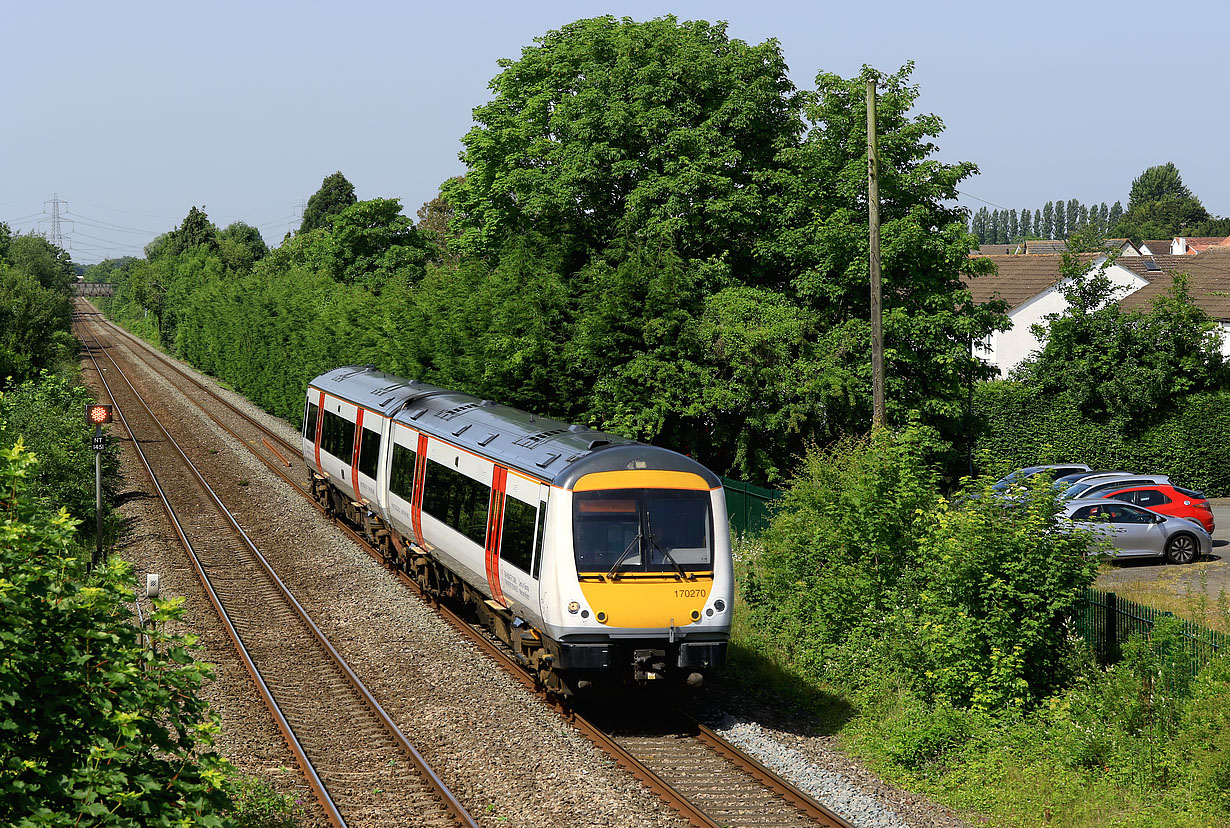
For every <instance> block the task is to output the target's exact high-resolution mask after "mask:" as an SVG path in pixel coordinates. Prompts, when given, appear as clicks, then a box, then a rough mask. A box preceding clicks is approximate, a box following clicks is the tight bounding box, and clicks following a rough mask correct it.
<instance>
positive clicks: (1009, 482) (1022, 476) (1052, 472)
mask: <svg viewBox="0 0 1230 828" xmlns="http://www.w3.org/2000/svg"><path fill="white" fill-rule="evenodd" d="M1088 471H1089V467H1088V466H1086V465H1085V464H1083V463H1054V464H1052V465H1049V466H1026V467H1025V468H1023V469H1017V470H1016V471H1014V472H1011V473H1009V474H1006V475H1004V476H1003V477H1001V478H1000V479H999V480H996V481H995V483H994V484H992V486H991V488H992V489H994V490H995V491H997V492H1002V491H1006V490H1007V489H1009V488H1010V487H1012V486H1019V485H1021V484H1023V483H1024V482H1025V481H1026V480H1028V479H1029V478H1031V477H1037V476H1038V475H1040V474H1045V475H1046V476H1048V477H1050V478H1052V479H1053V478H1058V477H1062V476H1064V475H1069V474H1084V473H1088Z"/></svg>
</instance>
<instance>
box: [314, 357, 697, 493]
mask: <svg viewBox="0 0 1230 828" xmlns="http://www.w3.org/2000/svg"><path fill="white" fill-rule="evenodd" d="M311 384H312V386H314V387H315V388H318V389H320V390H322V391H324V392H326V393H328V394H332V395H333V396H335V397H339V398H341V399H343V400H347V401H348V402H352V403H355V404H357V405H361V406H363V407H364V408H367V409H369V410H371V411H376V412H379V413H380V414H382V415H383V416H386V417H390V418H392V419H393V420H395V421H397V422H400V423H405V424H406V425H408V426H410V427H411V428H414V429H416V430H418V431H422V432H424V433H426V434H430V435H431V436H433V437H438V438H440V439H442V440H445V441H447V442H450V443H453V444H454V445H457V446H460V447H461V448H464V449H466V450H468V451H472V452H474V453H475V454H480V455H483V456H485V457H489V458H491V459H493V460H496V461H498V462H500V463H502V464H504V465H506V466H508V467H509V468H513V469H517V470H519V471H522V472H524V473H526V474H529V475H531V476H533V477H537V478H539V479H541V480H544V481H546V482H548V483H551V484H552V485H556V486H562V487H563V488H571V487H572V484H573V483H575V482H576V480H577V478H579V477H580V476H581V475H583V474H590V473H592V472H600V471H617V470H619V469H625V468H652V469H664V470H670V471H687V472H692V473H694V474H697V475H699V476H700V477H702V478H703V479H704V480H705V481H706V482H707V483H708V484H709V485H710V487H712V488H717V487H718V486H719V485H721V482H720V480H719V479H718V478H717V476H716V475H714V474H713V472H711V471H709V470H708V469H706V468H705V467H704V466H702V465H701V464H699V463H697V462H696V461H695V460H693V459H691V458H690V457H686V456H684V455H682V454H679V453H677V452H674V451H671V450H670V449H665V448H661V447H659V446H651V445H649V444H647V443H639V442H637V441H635V440H629V439H628V438H627V437H621V436H619V435H617V434H610V433H608V432H605V431H595V430H594V429H591V428H588V427H586V426H582V425H572V424H569V423H565V422H562V421H560V420H552V419H549V418H545V417H539V416H536V415H534V414H530V413H529V412H526V411H521V410H520V409H516V408H510V407H509V406H506V405H499V404H497V403H494V402H492V401H491V400H484V399H480V398H478V397H473V396H470V395H469V394H462V393H460V392H458V391H449V390H448V389H445V388H439V387H437V386H434V385H428V384H427V383H423V382H419V381H418V380H411V379H405V378H404V377H398V376H395V375H393V374H389V373H386V372H384V371H380V370H378V369H377V368H376V367H375V366H372V365H348V366H344V367H341V368H335V369H334V370H332V371H329V372H327V373H324V374H321V375H320V376H318V377H316V378H315V379H314V380H312V382H311Z"/></svg>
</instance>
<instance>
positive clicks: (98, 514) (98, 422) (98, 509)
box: [85, 403, 113, 569]
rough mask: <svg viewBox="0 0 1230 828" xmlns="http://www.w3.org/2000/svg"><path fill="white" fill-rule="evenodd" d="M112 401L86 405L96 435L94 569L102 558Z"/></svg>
mask: <svg viewBox="0 0 1230 828" xmlns="http://www.w3.org/2000/svg"><path fill="white" fill-rule="evenodd" d="M112 419H113V418H112V406H111V403H87V404H86V406H85V422H86V425H92V426H94V436H93V438H92V439H91V441H90V448H92V449H93V450H94V557H93V558H92V559H91V560H90V568H91V569H93V568H94V567H95V566H97V565H98V562H99V561H101V560H102V556H103V545H102V535H103V533H102V523H103V519H102V452H103V449H104V448H106V446H107V443H106V438H104V437H103V431H102V427H103V426H104V425H107V424H108V423H110V422H111V421H112Z"/></svg>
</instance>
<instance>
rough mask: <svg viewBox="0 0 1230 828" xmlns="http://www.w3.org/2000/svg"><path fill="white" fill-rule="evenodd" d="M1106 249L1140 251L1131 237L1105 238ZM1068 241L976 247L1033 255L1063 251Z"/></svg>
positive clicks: (1131, 253)
mask: <svg viewBox="0 0 1230 828" xmlns="http://www.w3.org/2000/svg"><path fill="white" fill-rule="evenodd" d="M1106 247H1107V249H1108V250H1114V249H1118V250H1119V255H1120V256H1139V255H1141V251H1140V249H1139V248H1137V247H1136V245H1134V244H1132V240H1131V239H1107V240H1106ZM1067 249H1068V243H1067V242H1066V241H1064V240H1063V239H1025V240H1024V241H1019V242H1010V243H1008V244H984V245H981V246H980V247H979V248H978V253H977V255H979V256H1021V255H1028V256H1035V255H1039V254H1047V253H1063V252H1064V251H1066V250H1067ZM1145 255H1148V254H1145Z"/></svg>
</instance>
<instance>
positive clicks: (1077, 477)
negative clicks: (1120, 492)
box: [1055, 469, 1135, 490]
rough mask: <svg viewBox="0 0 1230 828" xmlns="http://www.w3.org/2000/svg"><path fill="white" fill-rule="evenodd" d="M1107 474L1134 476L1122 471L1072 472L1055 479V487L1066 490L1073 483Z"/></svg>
mask: <svg viewBox="0 0 1230 828" xmlns="http://www.w3.org/2000/svg"><path fill="white" fill-rule="evenodd" d="M1108 474H1135V472H1130V471H1123V470H1122V469H1119V470H1114V469H1098V470H1096V471H1083V472H1073V473H1072V474H1065V475H1064V476H1063V477H1057V478H1055V486H1056V487H1058V488H1059V489H1061V490H1062V489H1066V488H1068V487H1069V486H1071V485H1072V484H1073V483H1079V482H1080V481H1082V480H1084V479H1086V478H1089V477H1105V476H1106V475H1108Z"/></svg>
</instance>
